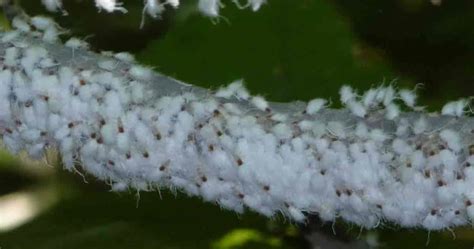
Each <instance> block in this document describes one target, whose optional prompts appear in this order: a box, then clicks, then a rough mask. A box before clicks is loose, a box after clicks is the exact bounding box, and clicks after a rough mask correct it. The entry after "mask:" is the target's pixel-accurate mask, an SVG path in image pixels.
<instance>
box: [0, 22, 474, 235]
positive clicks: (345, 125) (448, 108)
mask: <svg viewBox="0 0 474 249" xmlns="http://www.w3.org/2000/svg"><path fill="white" fill-rule="evenodd" d="M12 24H13V27H14V28H15V29H14V30H12V31H9V32H2V33H0V58H1V70H0V133H1V136H2V140H3V143H4V145H5V147H6V148H7V149H8V150H9V151H11V152H13V153H18V152H20V151H23V150H25V151H26V152H27V153H28V154H29V155H30V156H31V157H32V158H37V159H40V158H42V157H44V153H45V150H46V149H48V148H56V149H57V150H58V151H59V152H60V154H61V157H62V162H63V164H64V167H65V168H66V169H67V170H75V171H84V172H87V173H88V174H91V175H93V176H95V177H97V178H99V179H101V180H103V181H106V182H108V183H110V184H111V187H112V189H113V190H115V191H124V190H126V189H129V188H132V189H136V190H139V191H153V190H157V189H159V188H169V189H172V190H180V191H182V192H185V193H186V194H188V195H194V196H200V197H202V198H203V199H204V200H206V201H209V202H214V203H217V204H218V205H220V206H221V207H223V208H226V209H230V210H234V211H235V212H244V210H245V209H246V208H248V209H251V210H253V211H255V212H258V213H260V214H263V215H265V216H269V217H271V216H274V215H276V214H278V213H282V214H283V215H285V216H287V217H290V218H291V219H293V220H294V221H296V222H304V221H305V219H306V215H307V214H316V215H318V216H319V217H320V218H321V219H322V220H325V221H334V220H335V219H337V218H341V219H343V220H345V221H348V222H352V223H355V224H357V225H360V226H363V227H367V228H373V227H377V226H378V225H380V224H383V223H384V222H391V223H395V224H399V225H400V226H403V227H423V228H425V229H429V230H440V229H445V228H450V227H454V226H461V225H467V224H470V223H471V220H472V219H474V205H473V202H474V192H473V191H472V190H473V189H474V166H471V165H472V164H474V146H473V145H472V143H473V141H474V140H473V136H474V120H473V118H471V117H467V116H465V114H466V113H468V111H467V109H468V106H469V100H468V99H461V100H458V101H453V102H449V103H448V104H446V105H445V106H444V107H443V109H442V111H441V113H442V114H437V113H432V114H430V113H426V112H425V111H424V110H423V108H421V107H419V106H417V105H416V94H415V90H411V89H396V88H395V87H394V86H393V85H385V86H380V87H377V88H372V89H370V90H368V91H366V92H365V93H360V94H359V93H357V92H356V91H355V90H354V89H352V88H351V87H350V86H343V87H342V88H341V90H340V97H341V98H340V100H341V102H342V103H343V105H344V108H343V109H339V110H336V109H330V108H329V104H328V101H326V100H324V99H314V100H311V101H309V102H307V103H303V102H295V103H286V104H281V103H269V102H267V101H266V100H265V99H264V98H263V97H261V96H252V95H251V94H249V92H248V91H247V90H246V88H245V87H244V85H243V83H242V81H236V82H233V83H231V84H230V85H228V86H226V87H222V88H220V89H218V90H217V91H209V90H206V89H202V88H198V87H195V86H191V85H187V84H184V83H182V82H179V81H177V80H174V79H171V78H168V77H166V76H163V75H160V74H159V73H156V72H153V71H152V70H151V69H150V68H148V67H145V66H141V65H139V64H137V63H136V62H135V60H134V58H133V56H132V55H130V54H127V53H111V52H103V53H101V54H97V53H93V52H91V51H89V50H88V45H87V44H86V43H85V42H83V41H81V40H79V39H76V38H71V39H70V40H68V41H67V42H66V43H65V44H62V43H60V42H59V39H58V37H57V36H58V34H59V33H61V28H60V27H59V26H58V25H57V24H55V23H54V22H53V21H52V20H51V19H48V18H46V17H33V18H24V19H22V18H15V19H14V20H13V23H12ZM32 27H34V29H33V28H32ZM403 110H406V111H407V112H403Z"/></svg>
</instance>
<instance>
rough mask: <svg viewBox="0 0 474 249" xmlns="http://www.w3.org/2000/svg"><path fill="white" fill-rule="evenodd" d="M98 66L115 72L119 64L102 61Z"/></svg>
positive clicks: (111, 61)
mask: <svg viewBox="0 0 474 249" xmlns="http://www.w3.org/2000/svg"><path fill="white" fill-rule="evenodd" d="M97 66H98V67H99V68H102V69H104V70H107V71H113V70H114V69H115V68H116V67H117V64H116V62H115V61H113V60H102V61H99V62H98V63H97Z"/></svg>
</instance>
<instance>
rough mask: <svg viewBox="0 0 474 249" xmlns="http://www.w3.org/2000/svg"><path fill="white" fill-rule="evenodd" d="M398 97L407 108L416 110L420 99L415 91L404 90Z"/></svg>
mask: <svg viewBox="0 0 474 249" xmlns="http://www.w3.org/2000/svg"><path fill="white" fill-rule="evenodd" d="M398 95H400V99H401V100H402V101H403V103H404V104H405V105H406V106H408V107H410V108H415V105H416V99H417V97H418V96H417V95H416V92H415V90H408V89H402V90H400V91H399V92H398Z"/></svg>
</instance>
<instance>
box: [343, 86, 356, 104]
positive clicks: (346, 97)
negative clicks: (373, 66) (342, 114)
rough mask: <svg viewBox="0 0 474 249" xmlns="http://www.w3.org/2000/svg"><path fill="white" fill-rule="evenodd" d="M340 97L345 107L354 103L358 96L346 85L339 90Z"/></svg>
mask: <svg viewBox="0 0 474 249" xmlns="http://www.w3.org/2000/svg"><path fill="white" fill-rule="evenodd" d="M339 95H340V98H341V103H342V104H344V105H347V104H348V103H349V102H353V101H354V100H355V99H356V97H357V94H356V93H355V92H354V90H353V89H352V87H350V86H348V85H344V86H342V87H341V89H339Z"/></svg>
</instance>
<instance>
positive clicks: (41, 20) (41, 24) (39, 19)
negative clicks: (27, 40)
mask: <svg viewBox="0 0 474 249" xmlns="http://www.w3.org/2000/svg"><path fill="white" fill-rule="evenodd" d="M30 22H31V24H32V25H33V27H35V28H36V29H39V30H46V29H48V28H50V27H56V26H57V24H56V23H55V22H54V20H53V19H51V18H49V17H45V16H34V17H32V18H31V19H30Z"/></svg>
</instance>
